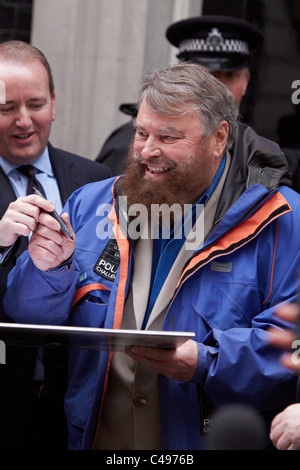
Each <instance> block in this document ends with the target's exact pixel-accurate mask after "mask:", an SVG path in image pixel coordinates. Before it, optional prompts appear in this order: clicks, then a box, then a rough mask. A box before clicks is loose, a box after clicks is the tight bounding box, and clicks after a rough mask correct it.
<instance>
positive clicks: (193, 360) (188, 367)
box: [126, 340, 198, 382]
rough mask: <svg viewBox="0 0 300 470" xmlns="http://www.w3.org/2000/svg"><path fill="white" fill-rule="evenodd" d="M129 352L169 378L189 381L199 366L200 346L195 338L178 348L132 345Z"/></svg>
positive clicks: (131, 355)
mask: <svg viewBox="0 0 300 470" xmlns="http://www.w3.org/2000/svg"><path fill="white" fill-rule="evenodd" d="M126 352H127V354H128V355H129V356H130V357H132V358H133V359H135V360H136V361H138V362H139V363H141V364H143V365H144V366H146V367H149V368H150V369H152V370H154V371H155V372H158V373H159V374H163V375H165V376H166V377H168V378H169V379H173V380H180V381H181V382H189V381H190V380H192V378H193V376H194V373H195V371H196V367H197V360H198V346H197V343H196V342H195V341H193V340H188V341H187V342H186V343H184V344H182V345H181V346H179V347H178V348H177V349H164V348H150V347H148V348H147V347H146V348H144V347H140V346H139V347H136V346H135V347H132V348H130V349H129V350H128V351H126Z"/></svg>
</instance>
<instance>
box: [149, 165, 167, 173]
mask: <svg viewBox="0 0 300 470" xmlns="http://www.w3.org/2000/svg"><path fill="white" fill-rule="evenodd" d="M146 169H147V171H149V173H153V174H162V173H167V172H168V171H169V170H170V168H160V167H157V166H149V165H146Z"/></svg>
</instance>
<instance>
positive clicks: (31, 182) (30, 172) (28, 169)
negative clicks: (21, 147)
mask: <svg viewBox="0 0 300 470" xmlns="http://www.w3.org/2000/svg"><path fill="white" fill-rule="evenodd" d="M17 170H18V171H19V172H20V173H22V174H23V175H24V176H27V178H28V183H27V191H26V195H27V196H28V195H29V194H34V193H33V187H35V188H36V189H38V190H39V191H40V192H41V193H42V194H43V195H44V196H45V197H46V195H45V191H44V188H43V186H42V185H41V183H40V182H39V181H38V180H37V178H36V177H35V172H34V168H33V166H32V165H23V166H19V168H17Z"/></svg>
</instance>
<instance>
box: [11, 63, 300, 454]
mask: <svg viewBox="0 0 300 470" xmlns="http://www.w3.org/2000/svg"><path fill="white" fill-rule="evenodd" d="M237 117H238V111H237V104H236V101H235V99H234V97H233V95H232V94H231V92H230V91H229V89H228V88H227V87H226V86H224V85H223V84H222V83H221V82H220V81H218V80H217V79H216V78H214V77H213V76H212V75H211V74H210V73H209V72H208V71H207V70H206V69H205V68H203V67H202V66H200V65H197V64H189V63H184V64H179V65H175V66H173V67H167V68H164V69H162V70H158V71H154V72H152V73H151V74H150V75H149V76H147V77H145V80H144V82H143V84H142V85H141V89H140V92H139V110H138V114H137V117H136V119H135V122H134V125H135V129H136V133H135V139H134V143H133V146H132V148H131V150H130V154H129V156H128V164H127V170H126V173H125V175H124V176H122V177H118V178H116V179H113V180H112V179H110V180H107V181H103V182H99V183H95V184H90V185H87V186H85V187H84V188H83V189H79V190H78V191H76V192H75V193H73V195H72V196H71V197H70V198H69V200H68V202H67V204H66V206H65V213H64V214H63V215H62V217H63V218H64V220H65V222H66V223H68V226H69V229H70V231H71V233H72V234H73V239H71V238H68V237H66V236H65V235H64V234H62V233H61V232H60V226H59V224H57V225H55V224H56V221H54V220H53V218H52V217H50V216H49V215H48V214H47V213H45V212H44V211H42V210H41V211H40V214H39V216H38V218H37V220H38V225H36V228H35V230H34V233H33V235H32V237H31V241H30V244H29V253H27V254H24V255H23V256H22V257H21V259H20V260H19V261H18V263H17V266H16V268H15V270H14V271H13V272H12V273H11V276H10V279H9V285H8V291H7V294H6V297H5V309H6V312H7V314H8V315H9V316H11V317H12V318H13V319H14V321H17V322H20V323H24V322H26V323H35V324H36V323H40V324H52V325H55V324H56V325H73V326H84V327H97V328H105V329H112V328H113V329H121V330H122V329H126V330H128V329H129V330H132V329H133V330H145V331H161V330H163V331H165V332H168V331H177V332H180V331H183V332H193V333H194V335H195V336H194V337H193V338H192V339H188V340H187V341H186V342H184V343H183V344H181V345H179V346H177V347H176V348H162V347H161V348H159V347H147V346H146V345H145V346H139V347H131V348H129V349H128V350H126V351H125V352H110V351H107V350H99V351H98V350H91V351H90V350H78V349H76V350H70V353H69V383H68V390H67V394H66V398H65V411H66V416H67V420H68V427H69V446H70V449H92V448H94V449H105V450H111V449H115V450H120V449H135V450H137V449H151V450H153V449H162V450H164V449H185V450H191V449H193V450H196V449H203V448H205V436H204V434H205V432H206V431H207V425H206V424H207V420H208V419H209V416H210V414H211V413H212V411H213V410H214V409H215V408H216V407H219V406H222V405H224V404H226V403H232V402H240V403H247V404H250V405H251V406H253V407H254V408H256V409H258V410H259V411H260V412H261V413H262V414H266V413H269V412H271V411H272V410H275V409H276V410H277V409H278V408H283V407H284V406H285V405H286V404H287V403H288V402H289V401H290V400H291V399H292V398H293V396H294V391H295V378H294V376H293V374H292V373H291V372H289V371H287V370H286V369H284V368H283V367H282V366H280V364H279V362H278V353H277V352H276V351H275V350H274V348H271V347H269V345H268V343H267V342H266V334H267V333H266V331H265V330H266V329H267V327H268V326H269V325H270V324H272V325H273V326H274V327H275V328H281V326H282V325H281V324H280V320H279V319H278V318H277V319H276V317H273V309H274V307H275V306H276V305H277V304H278V303H281V302H284V301H291V300H293V299H294V296H295V295H296V291H297V285H296V273H297V271H298V266H299V257H300V255H299V253H300V239H299V236H298V231H297V230H296V227H297V225H298V224H299V222H298V221H299V220H300V213H299V215H298V212H297V211H300V204H299V195H298V194H296V193H295V192H293V191H292V190H291V189H290V188H289V187H287V186H286V183H288V182H289V178H288V175H287V166H286V161H285V158H284V155H283V154H282V153H281V152H280V150H279V147H278V146H277V145H276V144H274V143H272V142H270V141H267V140H266V139H263V138H261V137H259V136H257V135H256V134H255V133H254V132H253V131H252V130H251V129H249V128H247V129H246V130H245V131H243V132H244V133H243V139H242V142H244V143H245V145H244V146H243V145H242V144H241V147H240V151H239V153H237V154H236V152H235V154H236V155H237V157H236V158H233V157H232V156H231V155H230V147H231V145H232V144H233V142H234V137H235V131H236V127H237ZM246 144H247V145H246ZM245 149H247V153H245ZM31 197H32V198H35V199H31V201H32V204H34V205H36V206H37V207H39V204H38V203H37V201H38V199H36V198H38V196H31ZM121 198H126V204H121V203H120V201H121ZM173 204H177V207H180V208H181V213H178V211H177V214H176V218H173V219H172V218H171V227H170V231H169V237H164V236H163V230H158V234H157V231H155V230H154V232H156V235H158V236H155V237H152V236H151V233H152V227H151V224H152V222H153V218H152V212H151V209H152V206H153V205H158V206H161V205H165V207H171V206H172V205H173ZM199 206H200V207H201V208H202V210H201V211H197V208H198V207H199ZM133 207H135V209H136V210H132V208H133ZM186 207H188V210H189V211H190V214H191V218H192V220H193V222H194V224H196V225H197V223H198V218H199V217H200V216H201V218H202V219H201V220H202V221H203V223H202V224H201V230H202V232H203V237H201V239H199V243H198V246H197V247H196V248H195V247H191V246H190V245H189V244H188V243H187V242H188V233H186V231H181V232H180V231H177V232H176V230H175V227H176V226H177V225H178V224H179V225H180V224H183V223H184V216H185V208H186ZM104 208H105V211H104ZM138 210H139V211H140V212H143V211H144V212H145V210H146V213H147V217H146V218H145V217H144V218H139V215H138ZM105 212H106V214H107V216H106V217H105V216H104V213H105ZM137 218H138V219H139V223H138V224H134V222H135V221H136V219H137ZM104 219H105V223H103V221H104ZM159 221H160V222H159V225H160V228H161V226H162V225H163V223H164V224H165V223H166V221H165V220H164V213H162V215H161V217H160V218H159ZM156 223H157V219H156ZM143 224H147V230H148V232H146V233H148V234H149V236H143V237H142V236H140V237H136V236H135V235H136V233H134V232H136V231H138V230H139V229H140V227H139V229H138V226H140V225H143ZM192 227H193V226H192ZM102 228H103V230H102ZM104 228H105V229H104ZM129 228H130V229H129ZM128 229H129V230H128ZM178 233H181V234H182V236H175V235H177V234H178ZM144 235H145V234H144ZM75 239H76V245H75ZM287 247H288V249H287ZM15 292H18V296H17V298H16V296H15Z"/></svg>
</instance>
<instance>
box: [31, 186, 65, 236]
mask: <svg viewBox="0 0 300 470" xmlns="http://www.w3.org/2000/svg"><path fill="white" fill-rule="evenodd" d="M32 189H33V191H34V193H35V194H36V195H37V196H41V197H42V198H43V199H46V198H45V196H44V195H43V194H42V193H41V192H40V191H39V190H38V189H36V188H32ZM48 214H49V215H51V216H52V217H53V218H54V219H55V220H57V222H58V223H59V225H60V228H61V231H62V232H63V233H64V234H65V235H67V236H68V237H70V238H71V239H72V240H73V237H72V234H71V232H70V230H69V227H68V226H67V224H66V223H65V222H64V221H63V219H62V218H61V217H60V216H59V215H58V213H57V212H56V210H54V211H53V212H48Z"/></svg>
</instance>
